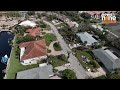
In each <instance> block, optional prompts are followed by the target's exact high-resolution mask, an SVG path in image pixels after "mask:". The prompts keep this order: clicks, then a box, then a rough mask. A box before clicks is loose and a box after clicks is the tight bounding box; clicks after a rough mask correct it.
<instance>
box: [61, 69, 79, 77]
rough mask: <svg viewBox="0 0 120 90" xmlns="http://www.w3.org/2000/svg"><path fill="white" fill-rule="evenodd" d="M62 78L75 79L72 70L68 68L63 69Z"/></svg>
mask: <svg viewBox="0 0 120 90" xmlns="http://www.w3.org/2000/svg"><path fill="white" fill-rule="evenodd" d="M62 78H63V79H77V78H76V75H75V73H74V71H72V70H70V69H65V70H63V72H62Z"/></svg>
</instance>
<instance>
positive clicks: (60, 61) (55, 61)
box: [50, 56, 68, 67]
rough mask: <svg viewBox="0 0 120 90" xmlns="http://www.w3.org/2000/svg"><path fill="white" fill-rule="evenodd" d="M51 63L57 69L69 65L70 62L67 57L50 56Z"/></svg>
mask: <svg viewBox="0 0 120 90" xmlns="http://www.w3.org/2000/svg"><path fill="white" fill-rule="evenodd" d="M50 63H51V64H52V65H53V67H57V66H62V65H64V64H66V63H68V61H67V58H66V57H65V56H50Z"/></svg>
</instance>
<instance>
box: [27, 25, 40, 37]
mask: <svg viewBox="0 0 120 90" xmlns="http://www.w3.org/2000/svg"><path fill="white" fill-rule="evenodd" d="M40 31H41V28H40V27H37V28H32V29H28V30H27V31H26V32H28V33H29V35H31V36H34V37H35V36H36V35H37V34H40Z"/></svg>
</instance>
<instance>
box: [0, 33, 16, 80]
mask: <svg viewBox="0 0 120 90" xmlns="http://www.w3.org/2000/svg"><path fill="white" fill-rule="evenodd" d="M13 38H14V35H13V34H11V33H8V32H6V31H4V32H0V79H3V77H4V75H5V74H4V73H2V70H3V69H5V68H6V65H5V64H3V63H1V58H2V56H4V55H6V54H7V55H8V57H9V56H10V52H11V46H10V45H9V43H8V40H13Z"/></svg>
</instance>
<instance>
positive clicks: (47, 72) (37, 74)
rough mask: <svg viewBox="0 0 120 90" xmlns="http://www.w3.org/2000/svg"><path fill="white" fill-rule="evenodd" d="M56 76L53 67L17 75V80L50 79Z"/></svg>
mask: <svg viewBox="0 0 120 90" xmlns="http://www.w3.org/2000/svg"><path fill="white" fill-rule="evenodd" d="M52 76H54V73H53V67H52V65H45V66H43V67H38V68H33V69H29V70H25V71H20V72H18V73H17V77H16V79H50V78H51V77H52Z"/></svg>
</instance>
